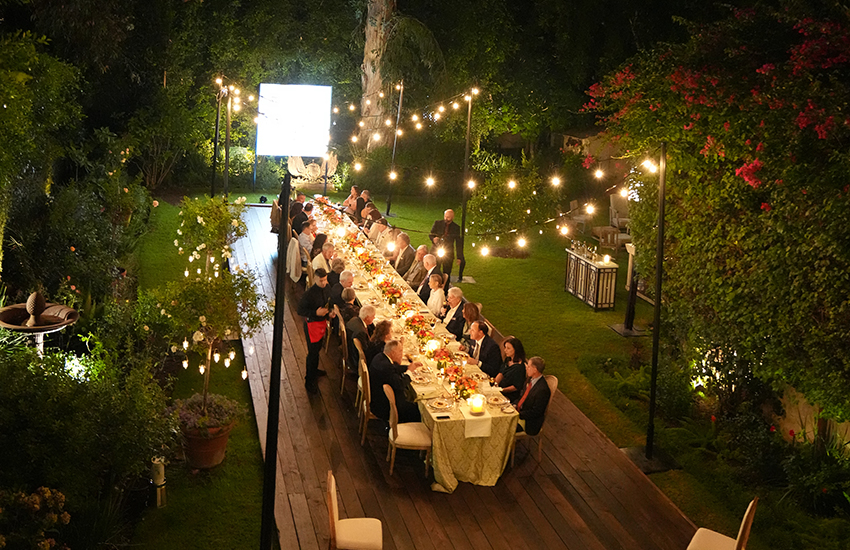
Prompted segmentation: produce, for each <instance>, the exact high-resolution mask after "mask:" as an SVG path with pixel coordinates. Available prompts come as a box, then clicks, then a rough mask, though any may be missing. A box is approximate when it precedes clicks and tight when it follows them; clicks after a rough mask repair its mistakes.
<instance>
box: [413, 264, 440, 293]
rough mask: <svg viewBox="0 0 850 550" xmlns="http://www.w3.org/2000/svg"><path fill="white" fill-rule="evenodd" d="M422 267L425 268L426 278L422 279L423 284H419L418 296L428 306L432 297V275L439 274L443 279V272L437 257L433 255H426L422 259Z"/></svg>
mask: <svg viewBox="0 0 850 550" xmlns="http://www.w3.org/2000/svg"><path fill="white" fill-rule="evenodd" d="M422 265H423V266H425V276H424V277H423V278H422V282H421V283H419V287H418V288H416V294H418V295H419V298H420V299H421V300H422V301H423V302H424V303H426V304H427V303H428V298H430V297H431V285H430V282H431V275H433V274H434V273H437V274H439V275H440V276H441V277H442V272H441V271H440V267H439V266H438V265H437V257H436V256H434V255H433V254H425V257H424V258H422Z"/></svg>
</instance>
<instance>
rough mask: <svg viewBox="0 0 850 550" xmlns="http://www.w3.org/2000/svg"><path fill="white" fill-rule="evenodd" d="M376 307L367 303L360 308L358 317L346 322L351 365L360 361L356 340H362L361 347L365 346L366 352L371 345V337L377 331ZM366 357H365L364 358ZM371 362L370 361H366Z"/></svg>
mask: <svg viewBox="0 0 850 550" xmlns="http://www.w3.org/2000/svg"><path fill="white" fill-rule="evenodd" d="M374 322H375V307H374V306H370V305H368V304H367V305H365V306H363V307H361V308H360V313H358V314H357V317H352V318H351V319H350V320H349V321H348V322H347V323H345V332H346V334H347V336H348V358H349V361H351V365H350V366H354V367H356V366H357V362H358V361H360V354H359V353H358V352H357V346H355V345H354V340H358V341H359V342H360V347H361V348H363V353H364V354H365V353H366V348H367V347H369V338H371V336H372V333H373V332H374V331H375V325H374ZM363 359H364V360H365V359H366V358H365V357H364V358H363ZM366 364H367V365H368V364H369V363H368V362H367V363H366Z"/></svg>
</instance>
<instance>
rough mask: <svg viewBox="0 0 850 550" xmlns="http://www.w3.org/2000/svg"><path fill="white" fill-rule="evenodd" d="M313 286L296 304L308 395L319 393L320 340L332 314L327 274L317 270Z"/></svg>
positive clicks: (322, 372) (320, 372)
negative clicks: (304, 342)
mask: <svg viewBox="0 0 850 550" xmlns="http://www.w3.org/2000/svg"><path fill="white" fill-rule="evenodd" d="M313 280H314V284H313V286H311V287H310V288H308V289H307V292H305V293H304V295H303V296H301V300H300V301H299V302H298V315H300V316H301V317H303V318H304V335H305V336H306V337H307V369H306V370H307V374H306V376H305V377H304V387H305V388H307V391H308V392H310V393H317V392H318V391H319V384H318V379H319V376H322V375H323V374H325V371H323V370H319V352H320V351H321V350H322V340H323V339H324V337H325V333H326V332H327V328H328V327H327V322H326V321H327V320H328V317H329V316H330V317H333V315H334V314H333V313H332V312H331V311H330V310H329V309H328V292H327V286H328V272H327V271H325V270H324V269H321V268H320V269H317V270H316V271H315V273H314V274H313Z"/></svg>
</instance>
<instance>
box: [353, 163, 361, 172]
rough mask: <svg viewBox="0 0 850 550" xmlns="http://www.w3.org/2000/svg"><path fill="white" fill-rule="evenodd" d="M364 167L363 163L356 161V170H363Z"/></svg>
mask: <svg viewBox="0 0 850 550" xmlns="http://www.w3.org/2000/svg"><path fill="white" fill-rule="evenodd" d="M362 169H363V165H362V164H360V163H359V162H355V163H354V170H356V171H357V172H359V171H360V170H362Z"/></svg>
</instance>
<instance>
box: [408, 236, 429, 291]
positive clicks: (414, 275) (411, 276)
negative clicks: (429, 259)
mask: <svg viewBox="0 0 850 550" xmlns="http://www.w3.org/2000/svg"><path fill="white" fill-rule="evenodd" d="M427 253H428V247H427V246H425V245H424V244H422V245H419V248H417V249H416V256H414V257H413V263H412V264H411V265H410V269H408V270H407V273H405V274H404V280H405V281H407V284H409V285H410V288H419V283H421V282H422V279H424V278H425V274H426V273H428V270H427V269H426V268H425V264H424V263H423V260H424V259H425V254H427Z"/></svg>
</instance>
